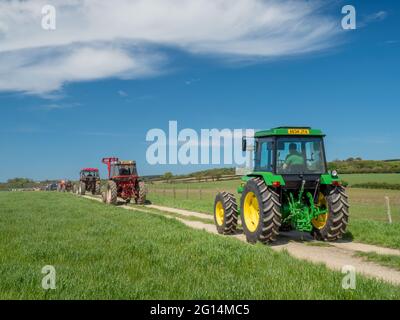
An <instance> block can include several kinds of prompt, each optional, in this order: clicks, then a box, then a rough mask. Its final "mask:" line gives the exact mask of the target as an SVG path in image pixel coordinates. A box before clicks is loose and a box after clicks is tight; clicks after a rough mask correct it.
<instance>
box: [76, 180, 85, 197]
mask: <svg viewBox="0 0 400 320" xmlns="http://www.w3.org/2000/svg"><path fill="white" fill-rule="evenodd" d="M78 193H79V194H80V195H81V196H84V195H85V194H86V183H84V182H80V183H79V191H78Z"/></svg>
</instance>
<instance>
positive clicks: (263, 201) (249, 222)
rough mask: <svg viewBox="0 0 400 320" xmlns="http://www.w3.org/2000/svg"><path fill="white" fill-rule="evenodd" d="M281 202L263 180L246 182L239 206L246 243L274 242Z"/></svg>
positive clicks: (278, 225)
mask: <svg viewBox="0 0 400 320" xmlns="http://www.w3.org/2000/svg"><path fill="white" fill-rule="evenodd" d="M280 211H281V202H280V199H279V195H278V193H276V192H275V191H273V190H272V189H271V188H269V187H268V186H267V185H266V184H265V182H264V180H263V179H261V178H254V179H251V180H249V181H248V182H247V184H246V186H245V188H244V190H243V194H242V198H241V205H240V212H241V220H242V226H243V231H244V233H245V235H246V238H247V241H248V242H250V243H256V242H257V241H260V242H262V243H264V244H268V243H271V242H273V241H275V240H276V237H277V236H278V235H279V228H280V226H281V220H282V215H281V212H280Z"/></svg>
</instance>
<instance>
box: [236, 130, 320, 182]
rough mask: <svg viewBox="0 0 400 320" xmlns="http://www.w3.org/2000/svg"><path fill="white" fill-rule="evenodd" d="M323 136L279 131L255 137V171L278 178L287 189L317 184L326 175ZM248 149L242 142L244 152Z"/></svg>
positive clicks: (309, 132)
mask: <svg viewBox="0 0 400 320" xmlns="http://www.w3.org/2000/svg"><path fill="white" fill-rule="evenodd" d="M324 137H325V135H324V134H323V133H322V132H321V130H317V129H311V128H308V127H306V128H304V127H302V128H293V127H290V128H289V127H279V128H274V129H271V130H265V131H259V132H257V133H256V134H255V136H254V139H255V145H254V147H255V148H254V153H255V155H254V171H255V172H269V173H271V174H273V175H276V176H281V177H282V178H283V179H284V180H285V181H286V182H287V187H290V186H292V187H293V188H298V187H299V184H301V183H302V181H306V183H307V184H309V183H311V182H315V181H317V180H318V179H319V178H320V176H321V175H326V174H327V172H328V169H327V163H326V156H325V147H324ZM246 148H247V142H246V138H244V139H243V151H245V150H246Z"/></svg>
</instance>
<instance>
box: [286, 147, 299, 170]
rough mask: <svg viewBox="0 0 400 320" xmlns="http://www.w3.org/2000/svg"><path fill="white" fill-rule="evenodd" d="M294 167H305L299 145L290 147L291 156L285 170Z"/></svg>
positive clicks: (288, 157) (289, 155)
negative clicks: (298, 149) (298, 148)
mask: <svg viewBox="0 0 400 320" xmlns="http://www.w3.org/2000/svg"><path fill="white" fill-rule="evenodd" d="M293 165H299V166H301V165H304V157H303V155H302V154H301V153H300V152H298V151H297V145H296V144H295V143H291V144H290V145H289V154H288V155H287V157H286V160H285V163H284V164H283V170H287V169H288V168H290V167H291V166H293Z"/></svg>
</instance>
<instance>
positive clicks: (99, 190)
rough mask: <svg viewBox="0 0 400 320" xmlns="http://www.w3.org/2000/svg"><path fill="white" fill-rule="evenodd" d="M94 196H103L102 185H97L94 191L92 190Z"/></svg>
mask: <svg viewBox="0 0 400 320" xmlns="http://www.w3.org/2000/svg"><path fill="white" fill-rule="evenodd" d="M92 194H93V195H95V196H97V195H99V194H101V185H100V183H96V184H95V187H94V189H93V190H92Z"/></svg>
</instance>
